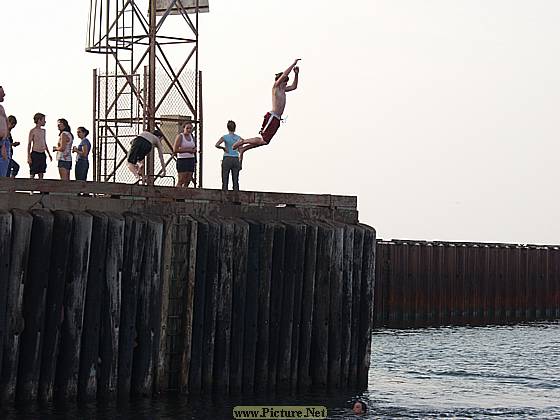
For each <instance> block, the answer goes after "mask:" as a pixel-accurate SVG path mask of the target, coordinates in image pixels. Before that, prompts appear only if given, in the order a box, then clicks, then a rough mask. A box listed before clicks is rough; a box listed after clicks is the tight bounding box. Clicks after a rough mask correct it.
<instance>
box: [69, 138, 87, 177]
mask: <svg viewBox="0 0 560 420" xmlns="http://www.w3.org/2000/svg"><path fill="white" fill-rule="evenodd" d="M77 134H78V138H79V139H80V144H79V145H78V146H77V147H76V146H74V147H73V148H72V152H73V153H76V169H75V175H76V181H86V180H87V174H88V170H89V159H88V155H89V152H90V151H91V143H90V142H89V140H88V138H87V136H88V134H89V131H88V130H87V129H86V128H85V127H78V131H77Z"/></svg>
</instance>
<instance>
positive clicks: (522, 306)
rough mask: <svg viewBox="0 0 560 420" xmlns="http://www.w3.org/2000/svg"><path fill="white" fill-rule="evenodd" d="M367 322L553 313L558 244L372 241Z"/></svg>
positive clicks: (494, 320)
mask: <svg viewBox="0 0 560 420" xmlns="http://www.w3.org/2000/svg"><path fill="white" fill-rule="evenodd" d="M374 308H375V309H374V325H375V327H376V328H381V327H388V328H416V327H426V326H444V325H491V324H511V323H522V322H528V321H537V320H555V319H558V318H560V247H558V246H550V245H516V244H491V243H471V242H469V243H467V242H465V243H461V242H426V241H414V240H392V241H384V240H378V241H377V254H376V276H375V303H374Z"/></svg>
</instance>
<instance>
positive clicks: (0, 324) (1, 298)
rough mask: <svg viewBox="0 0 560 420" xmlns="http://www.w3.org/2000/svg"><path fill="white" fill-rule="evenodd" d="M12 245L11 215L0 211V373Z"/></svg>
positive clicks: (5, 333) (5, 327) (5, 326)
mask: <svg viewBox="0 0 560 420" xmlns="http://www.w3.org/2000/svg"><path fill="white" fill-rule="evenodd" d="M11 245H12V214H11V213H10V212H8V211H3V210H0V372H1V370H2V358H3V357H2V356H3V351H2V349H3V348H4V340H5V338H4V337H5V336H6V335H7V332H6V330H7V320H6V315H7V312H6V311H5V308H6V303H7V302H6V299H7V297H8V275H9V273H10V254H11Z"/></svg>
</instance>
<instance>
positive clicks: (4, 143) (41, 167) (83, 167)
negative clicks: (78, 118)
mask: <svg viewBox="0 0 560 420" xmlns="http://www.w3.org/2000/svg"><path fill="white" fill-rule="evenodd" d="M4 97H5V92H4V89H3V88H2V86H0V102H3V101H4ZM33 122H34V123H35V126H34V127H33V128H32V129H31V131H30V132H29V140H28V143H27V163H28V164H29V175H30V177H31V178H35V176H37V177H38V178H39V179H43V176H44V174H45V172H46V171H47V155H48V157H49V159H50V161H51V162H52V160H53V158H52V155H51V151H50V150H49V147H48V146H47V141H46V131H45V129H44V128H43V127H44V126H45V124H46V116H45V114H42V113H40V112H38V113H36V114H35V115H34V116H33ZM16 125H17V119H16V117H14V116H13V115H10V116H8V117H6V112H5V110H4V108H3V107H2V105H0V176H3V177H12V178H15V177H16V175H17V174H18V172H19V169H20V166H19V165H18V163H17V162H16V161H15V160H14V159H13V148H14V147H17V146H19V145H20V142H16V141H14V140H13V138H12V130H13V128H14V127H15V126H16ZM57 127H58V130H59V136H58V142H57V144H56V146H53V148H52V151H53V152H56V161H57V162H58V173H59V175H60V179H62V180H70V172H71V171H72V161H73V156H72V154H73V153H75V154H76V167H75V178H76V180H79V181H85V180H86V179H87V173H88V170H89V153H90V151H91V143H90V141H89V140H88V138H87V136H88V134H89V131H88V130H87V129H86V128H85V127H79V128H78V130H77V132H76V134H77V135H78V138H79V139H80V142H79V143H78V145H77V146H75V145H74V135H73V134H72V130H71V129H70V125H69V124H68V121H67V120H66V119H64V118H60V119H59V120H58V121H57Z"/></svg>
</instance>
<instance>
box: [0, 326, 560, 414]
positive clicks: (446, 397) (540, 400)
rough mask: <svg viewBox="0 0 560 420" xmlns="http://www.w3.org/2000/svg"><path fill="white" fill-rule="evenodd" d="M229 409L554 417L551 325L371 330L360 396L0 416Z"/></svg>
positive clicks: (177, 401)
mask: <svg viewBox="0 0 560 420" xmlns="http://www.w3.org/2000/svg"><path fill="white" fill-rule="evenodd" d="M355 398H360V399H363V400H364V401H365V402H366V403H367V405H368V413H367V414H366V415H365V416H353V415H352V413H351V411H350V407H351V402H352V400H353V399H355ZM236 405H267V406H268V405H323V406H326V407H327V408H328V412H329V418H331V419H346V418H348V419H369V418H371V419H374V418H375V419H377V418H386V419H390V418H415V419H416V418H418V419H423V418H480V419H485V418H503V419H512V418H535V419H544V418H549V419H556V418H560V323H534V324H527V325H517V326H492V327H449V328H430V329H416V330H377V331H374V334H373V339H372V357H371V369H370V373H369V386H368V390H367V391H364V392H362V393H359V394H355V393H351V392H314V393H308V394H304V395H298V396H297V397H296V396H279V395H276V396H266V397H254V398H240V397H234V396H232V397H229V398H219V397H216V396H214V397H212V398H199V399H196V400H194V399H193V400H192V401H189V400H188V399H186V398H179V397H173V396H171V397H164V398H159V399H154V400H150V399H145V400H140V401H133V402H131V403H129V404H126V405H117V404H116V403H109V404H94V403H92V404H85V405H76V404H66V405H45V406H39V405H25V406H18V407H15V408H13V407H12V408H9V409H8V410H6V409H4V411H0V417H2V418H15V419H24V418H25V419H51V418H53V419H56V418H76V419H82V418H83V419H90V418H98V419H128V418H131V419H231V418H232V408H233V407H234V406H236ZM0 410H1V409H0Z"/></svg>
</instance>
